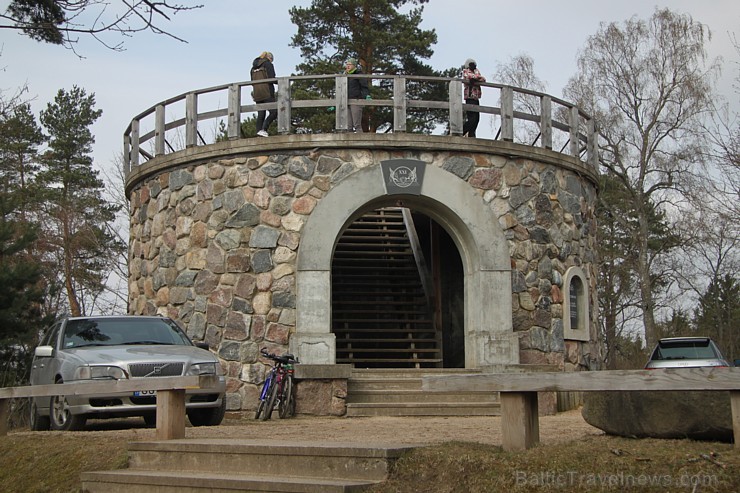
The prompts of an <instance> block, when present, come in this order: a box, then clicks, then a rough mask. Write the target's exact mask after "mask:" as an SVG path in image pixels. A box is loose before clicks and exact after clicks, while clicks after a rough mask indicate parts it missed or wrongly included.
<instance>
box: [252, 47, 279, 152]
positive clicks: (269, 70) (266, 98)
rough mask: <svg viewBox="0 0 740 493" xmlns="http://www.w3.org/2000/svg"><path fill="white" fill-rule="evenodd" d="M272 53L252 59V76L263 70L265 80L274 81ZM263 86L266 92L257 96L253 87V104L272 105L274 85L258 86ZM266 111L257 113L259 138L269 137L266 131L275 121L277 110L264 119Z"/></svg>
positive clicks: (262, 54)
mask: <svg viewBox="0 0 740 493" xmlns="http://www.w3.org/2000/svg"><path fill="white" fill-rule="evenodd" d="M273 59H274V58H273V56H272V53H270V52H269V51H263V52H262V53H261V54H260V56H258V57H257V58H255V59H254V61H253V62H252V73H253V74H254V73H255V71H256V70H259V69H262V68H264V70H265V72H266V74H265V75H266V76H267V77H265V78H267V79H274V78H275V66H274V65H273V64H272V61H273ZM260 85H261V86H263V89H268V88H269V89H268V90H269V93H268V91H264V92H265V93H264V94H260V95H258V93H257V88H256V87H255V92H254V93H253V97H254V98H255V99H254V102H255V103H274V102H275V85H274V84H272V83H269V84H268V83H263V84H260ZM266 113H267V111H265V110H260V111H258V112H257V122H256V125H255V126H256V127H257V135H259V136H260V137H269V134H268V133H267V129H268V128H270V125H272V122H274V121H275V120H276V119H277V116H278V115H277V109H274V110H270V115H269V116H268V117H267V119H265V114H266Z"/></svg>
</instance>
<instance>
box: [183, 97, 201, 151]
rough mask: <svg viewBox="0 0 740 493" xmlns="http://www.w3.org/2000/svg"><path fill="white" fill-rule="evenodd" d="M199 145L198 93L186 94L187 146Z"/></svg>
mask: <svg viewBox="0 0 740 493" xmlns="http://www.w3.org/2000/svg"><path fill="white" fill-rule="evenodd" d="M196 145H198V95H197V94H195V93H194V92H189V93H188V94H186V95H185V147H194V146H196Z"/></svg>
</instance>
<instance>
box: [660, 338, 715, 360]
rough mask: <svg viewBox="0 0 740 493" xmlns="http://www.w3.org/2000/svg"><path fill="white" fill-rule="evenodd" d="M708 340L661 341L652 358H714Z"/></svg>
mask: <svg viewBox="0 0 740 493" xmlns="http://www.w3.org/2000/svg"><path fill="white" fill-rule="evenodd" d="M715 358H717V355H716V354H715V353H714V350H713V349H712V346H711V345H710V344H709V341H680V342H665V343H664V342H661V343H660V344H659V345H658V347H657V348H656V349H655V353H653V357H652V359H653V360H666V359H715Z"/></svg>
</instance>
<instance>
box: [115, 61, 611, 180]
mask: <svg viewBox="0 0 740 493" xmlns="http://www.w3.org/2000/svg"><path fill="white" fill-rule="evenodd" d="M352 77H355V78H357V77H361V78H367V79H371V80H372V81H374V82H375V83H382V84H383V85H385V86H387V87H392V93H393V96H392V99H372V100H350V99H348V98H347V87H348V77H347V76H346V75H311V76H290V77H278V78H276V79H268V80H267V82H276V83H277V101H276V102H273V103H262V104H255V103H253V102H251V89H250V86H251V85H252V84H254V83H253V82H251V81H244V82H235V83H232V84H224V85H221V86H215V87H209V88H206V89H198V90H195V91H191V92H188V93H185V94H181V95H179V96H176V97H174V98H170V99H167V100H165V101H162V102H160V103H158V104H156V105H154V106H152V107H151V108H149V109H147V110H146V111H144V112H142V113H140V114H139V115H137V116H136V117H134V118H133V120H131V123H130V125H129V126H128V128H127V129H126V131H125V132H124V166H125V170H126V174H128V173H130V172H131V170H133V169H134V168H136V167H137V166H139V165H141V164H143V162H146V161H148V160H150V159H153V158H155V157H157V156H161V155H164V154H169V153H173V152H176V151H179V150H182V149H185V148H189V147H195V146H198V145H206V144H209V143H212V142H214V141H215V138H216V137H215V134H216V133H220V131H218V130H217V128H218V127H219V125H223V133H224V134H225V136H226V137H227V138H228V139H229V140H235V139H239V138H241V121H242V115H243V114H245V113H251V112H255V111H258V110H270V109H273V110H274V109H275V108H277V111H278V118H277V129H278V133H280V134H282V135H288V134H290V133H291V117H292V112H293V110H294V109H298V108H322V107H323V108H329V107H335V108H336V112H335V128H336V130H335V131H336V132H346V131H347V128H348V125H347V110H348V106H349V105H350V104H359V105H363V106H375V107H389V108H392V109H393V122H392V127H391V128H389V129H388V130H389V131H392V132H394V133H399V132H400V133H403V132H406V130H407V113H408V112H409V111H413V112H418V111H420V110H421V111H423V110H437V111H439V110H443V111H446V112H447V114H448V115H449V116H448V121H447V125H446V126H444V127H445V129H444V132H445V133H447V134H449V135H452V136H459V135H461V134H462V129H463V113H464V112H466V111H478V112H480V113H483V114H490V115H494V118H495V122H494V124H495V125H498V129H495V128H494V129H492V130H495V131H492V132H491V134H492V139H494V140H503V141H507V142H517V143H522V144H526V145H530V146H538V147H542V148H545V149H551V150H555V151H556V152H560V153H563V154H567V155H570V156H576V157H577V158H578V159H580V160H581V161H583V162H584V163H586V165H587V166H588V167H590V168H591V169H592V170H593V171H596V168H597V165H598V141H597V136H598V135H597V131H596V123H595V122H594V120H593V119H592V118H591V117H590V116H589V115H587V114H585V113H584V112H583V111H581V110H580V109H579V108H578V107H577V106H575V105H573V104H571V103H568V102H566V101H563V100H562V99H559V98H556V97H553V96H549V95H547V94H544V93H540V92H536V91H530V90H527V89H521V88H516V87H511V86H505V85H502V84H494V83H482V84H481V86H482V90H483V99H484V100H485V101H492V100H496V99H498V101H499V106H485V105H481V106H477V105H467V104H464V103H463V87H464V84H463V81H462V80H461V79H451V78H442V77H416V76H403V75H360V76H352ZM329 79H333V80H334V97H333V98H330V99H293V98H292V97H291V90H292V87H293V85H294V84H296V83H299V84H305V83H322V82H323V83H324V84H326V81H327V80H329ZM409 84H445V85H446V86H447V96H448V97H447V99H445V100H439V101H428V100H418V99H412V98H411V97H410V96H409V93H410V91H409ZM371 92H372V91H371ZM375 92H378V91H375ZM497 96H498V97H497ZM525 100H526V101H525ZM224 101H225V103H224ZM532 108H533V109H532ZM208 122H210V125H212V127H211V130H212V132H213V133H214V135H213V136H208V137H209V139H208V140H210V141H211V142H208V141H207V139H206V138H205V137H204V133H206V132H205V129H206V126H207V125H208ZM481 123H482V122H481ZM523 129H526V131H522V130H523ZM483 133H484V132H483V129H482V128H481V127H479V129H478V134H479V135H482V134H483ZM484 138H485V137H484ZM142 158H143V161H142Z"/></svg>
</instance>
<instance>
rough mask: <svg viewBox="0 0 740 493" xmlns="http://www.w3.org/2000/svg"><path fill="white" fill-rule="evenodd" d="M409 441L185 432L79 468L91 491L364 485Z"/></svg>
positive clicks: (382, 474) (302, 491) (383, 474)
mask: <svg viewBox="0 0 740 493" xmlns="http://www.w3.org/2000/svg"><path fill="white" fill-rule="evenodd" d="M413 448H414V447H413V446H410V445H393V444H362V445H360V444H356V443H319V442H279V441H277V442H276V441H262V440H229V439H184V440H168V441H154V442H132V443H130V444H129V468H128V469H124V470H118V471H98V472H85V473H83V474H82V475H81V479H82V491H85V492H89V493H98V492H99V493H118V492H126V493H169V492H172V493H174V492H177V493H189V492H198V493H204V492H216V493H222V492H223V493H226V492H232V493H233V492H235V491H240V492H241V491H247V492H249V491H254V492H268V491H269V492H296V493H307V492H316V493H324V492H328V493H333V492H356V491H362V490H364V489H366V488H368V487H370V486H372V485H374V484H377V483H379V482H381V481H383V480H385V479H386V478H387V477H388V472H389V470H390V468H391V467H392V464H393V462H395V461H396V460H397V459H398V458H399V457H400V456H401V455H402V454H403V453H405V452H407V451H409V450H411V449H413Z"/></svg>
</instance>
